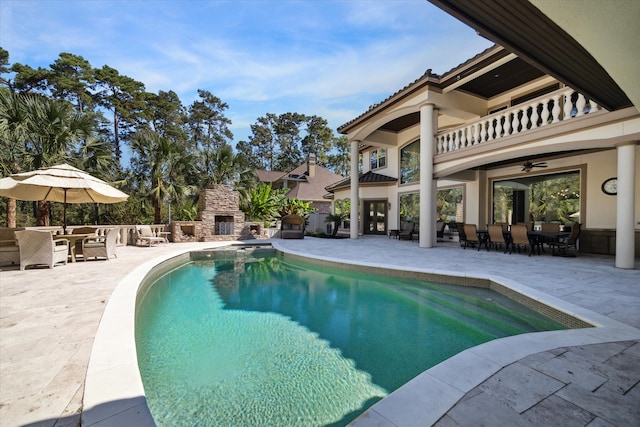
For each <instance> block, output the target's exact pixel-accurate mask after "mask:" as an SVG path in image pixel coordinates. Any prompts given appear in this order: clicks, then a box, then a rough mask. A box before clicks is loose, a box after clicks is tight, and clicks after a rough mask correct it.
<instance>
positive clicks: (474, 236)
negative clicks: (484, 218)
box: [462, 224, 480, 250]
mask: <svg viewBox="0 0 640 427" xmlns="http://www.w3.org/2000/svg"><path fill="white" fill-rule="evenodd" d="M462 228H463V229H464V235H465V239H464V248H463V249H467V246H471V247H475V246H476V245H478V250H480V238H479V237H478V229H477V228H476V225H475V224H464V225H463V227H462Z"/></svg>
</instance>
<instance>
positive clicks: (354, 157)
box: [349, 139, 360, 239]
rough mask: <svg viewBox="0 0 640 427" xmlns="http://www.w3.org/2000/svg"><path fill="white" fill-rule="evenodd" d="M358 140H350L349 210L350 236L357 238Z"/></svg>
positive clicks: (358, 201) (358, 228)
mask: <svg viewBox="0 0 640 427" xmlns="http://www.w3.org/2000/svg"><path fill="white" fill-rule="evenodd" d="M359 145H360V141H358V140H356V139H354V140H351V212H350V218H349V222H350V223H351V231H350V236H349V237H350V238H352V239H357V238H358V231H359V230H360V221H359V220H358V206H359V204H360V198H359V196H358V192H359V190H358V184H359V182H360V173H359V172H358V156H359V148H358V147H359Z"/></svg>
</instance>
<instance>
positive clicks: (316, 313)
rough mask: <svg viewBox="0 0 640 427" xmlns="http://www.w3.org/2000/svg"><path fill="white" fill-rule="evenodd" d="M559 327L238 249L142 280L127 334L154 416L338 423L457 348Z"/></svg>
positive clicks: (482, 299)
mask: <svg viewBox="0 0 640 427" xmlns="http://www.w3.org/2000/svg"><path fill="white" fill-rule="evenodd" d="M562 328H563V327H562V326H561V325H560V324H558V323H556V322H553V321H550V320H549V319H546V318H544V317H542V316H540V315H538V314H537V313H535V312H533V311H532V310H530V309H527V308H525V307H523V306H520V305H518V304H516V303H514V302H513V301H512V300H509V299H507V298H505V297H502V296H501V295H499V294H497V293H495V292H491V291H489V290H487V289H478V288H460V287H455V286H450V285H434V284H429V283H424V282H416V281H414V280H409V279H402V278H394V277H388V276H379V275H376V276H372V275H371V274H366V273H355V272H349V271H344V270H336V269H332V268H328V267H318V266H315V265H310V264H306V263H304V262H300V261H295V260H290V259H285V258H283V257H281V256H273V255H271V254H258V253H255V252H251V253H245V254H244V255H241V256H233V257H229V256H222V257H214V260H213V261H197V262H191V263H189V264H187V265H184V266H180V267H178V268H176V269H173V270H171V271H170V272H168V273H166V274H165V275H163V276H162V277H160V278H159V280H157V281H156V282H155V283H154V284H153V285H152V286H149V287H147V288H146V289H145V291H144V294H143V295H142V297H141V300H140V303H139V306H138V311H137V318H136V342H137V352H138V361H139V366H140V371H141V374H142V378H143V382H144V386H145V392H146V396H147V400H148V403H149V406H150V408H151V411H152V414H153V416H154V419H155V420H156V422H157V424H158V425H185V424H188V425H305V426H308V425H330V424H332V423H334V424H335V425H345V424H347V423H348V422H349V421H350V420H352V419H354V418H355V417H356V416H357V415H358V414H360V413H361V412H363V411H364V410H365V409H366V408H368V407H369V406H371V405H372V404H373V403H375V402H376V401H377V400H379V399H380V398H382V397H384V396H385V395H386V394H387V393H389V392H391V391H393V390H395V389H396V388H398V387H399V386H400V385H402V384H404V383H406V382H407V381H408V380H410V379H411V378H413V377H414V376H416V375H417V374H419V373H420V372H422V371H424V370H426V369H428V368H429V367H431V366H433V365H435V364H437V363H439V362H440V361H442V360H444V359H447V358H449V357H451V356H452V355H454V354H456V353H458V352H460V351H462V350H464V349H466V348H469V347H472V346H475V345H477V344H480V343H483V342H486V341H489V340H492V339H494V338H497V337H502V336H508V335H515V334H519V333H525V332H531V331H539V330H555V329H562Z"/></svg>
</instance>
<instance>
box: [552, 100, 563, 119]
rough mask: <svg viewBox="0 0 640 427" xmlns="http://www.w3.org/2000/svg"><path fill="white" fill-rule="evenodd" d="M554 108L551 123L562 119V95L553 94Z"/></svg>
mask: <svg viewBox="0 0 640 427" xmlns="http://www.w3.org/2000/svg"><path fill="white" fill-rule="evenodd" d="M552 99H553V109H552V110H551V117H552V118H553V121H552V122H551V123H558V122H559V121H560V112H561V111H562V109H561V108H560V95H554V96H553V98H552Z"/></svg>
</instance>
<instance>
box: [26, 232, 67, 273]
mask: <svg viewBox="0 0 640 427" xmlns="http://www.w3.org/2000/svg"><path fill="white" fill-rule="evenodd" d="M16 239H18V246H19V247H20V270H24V269H25V268H26V267H27V266H29V265H46V266H48V267H49V268H53V266H54V265H56V264H58V263H63V264H67V258H68V257H69V241H68V240H67V239H55V240H54V239H53V236H52V235H51V233H50V232H49V231H38V230H22V231H16Z"/></svg>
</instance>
